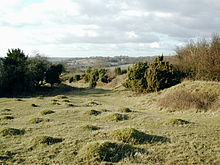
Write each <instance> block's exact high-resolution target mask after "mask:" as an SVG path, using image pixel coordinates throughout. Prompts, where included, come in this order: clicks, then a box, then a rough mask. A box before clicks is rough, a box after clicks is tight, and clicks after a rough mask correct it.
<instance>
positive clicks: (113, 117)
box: [108, 113, 128, 121]
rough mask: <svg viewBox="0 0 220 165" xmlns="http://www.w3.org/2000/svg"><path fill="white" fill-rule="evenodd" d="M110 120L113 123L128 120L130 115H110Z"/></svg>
mask: <svg viewBox="0 0 220 165" xmlns="http://www.w3.org/2000/svg"><path fill="white" fill-rule="evenodd" d="M108 119H109V120H111V121H122V120H128V115H124V114H120V113H113V114H110V115H108Z"/></svg>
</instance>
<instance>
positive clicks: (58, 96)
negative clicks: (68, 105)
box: [56, 95, 68, 99]
mask: <svg viewBox="0 0 220 165" xmlns="http://www.w3.org/2000/svg"><path fill="white" fill-rule="evenodd" d="M56 98H58V99H67V98H68V97H67V96H65V95H57V96H56Z"/></svg>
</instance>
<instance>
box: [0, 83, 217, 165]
mask: <svg viewBox="0 0 220 165" xmlns="http://www.w3.org/2000/svg"><path fill="white" fill-rule="evenodd" d="M72 85H73V86H76V85H77V86H81V85H80V84H79V83H78V84H72ZM179 89H181V90H185V91H189V92H191V93H193V92H200V93H205V92H206V93H207V92H208V93H211V95H212V96H213V97H215V99H214V100H213V103H212V105H210V106H209V107H206V109H204V110H203V109H201V110H200V111H197V110H196V109H195V108H194V107H192V108H190V109H188V110H184V109H183V110H178V109H175V108H174V109H173V107H171V108H170V107H169V106H166V107H163V105H164V104H160V100H161V99H164V98H166V96H167V95H168V94H170V93H172V92H173V91H175V90H179ZM219 90H220V84H219V83H211V82H210V83H209V82H184V83H182V84H180V85H177V86H175V87H172V88H170V89H166V90H164V91H161V92H158V93H150V94H135V93H132V92H130V91H126V90H124V89H123V88H122V87H120V88H116V89H114V90H113V88H109V89H102V88H97V89H88V88H68V90H67V89H66V88H65V90H62V88H61V89H59V90H57V91H55V92H51V93H50V94H47V96H46V94H45V95H42V96H36V97H30V98H29V97H25V98H0V164H3V165H4V164H37V165H39V164H62V165H63V164H76V165H77V164H108V165H109V164H126V165H127V164H173V165H174V164H184V165H185V164H204V165H208V164H210V165H213V164H214V165H215V164H216V165H218V164H220V138H219V137H220V115H219V114H220V112H219V110H220V107H219V104H218V102H219V100H220V91H219ZM174 95H175V93H174ZM168 96H169V95H168ZM168 101H169V102H170V103H171V102H172V100H168ZM184 103H185V102H184ZM167 104H168V105H169V103H166V105H167ZM184 105H185V104H184ZM193 105H194V104H193ZM125 108H129V110H128V109H125ZM180 119H181V120H180ZM12 128H13V129H12Z"/></svg>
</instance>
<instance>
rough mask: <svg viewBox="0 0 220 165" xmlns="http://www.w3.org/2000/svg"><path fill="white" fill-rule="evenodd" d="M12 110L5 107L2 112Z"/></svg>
mask: <svg viewBox="0 0 220 165" xmlns="http://www.w3.org/2000/svg"><path fill="white" fill-rule="evenodd" d="M10 111H11V109H9V108H5V109H2V110H1V112H10Z"/></svg>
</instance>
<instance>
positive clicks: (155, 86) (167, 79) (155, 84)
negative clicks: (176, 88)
mask: <svg viewBox="0 0 220 165" xmlns="http://www.w3.org/2000/svg"><path fill="white" fill-rule="evenodd" d="M146 78H147V83H148V87H147V90H148V91H158V90H161V89H165V88H169V87H171V86H173V85H176V84H178V83H180V80H181V73H180V72H179V71H177V70H176V69H175V68H174V67H173V66H172V65H171V64H169V62H167V61H164V59H163V56H160V57H158V58H156V59H155V61H154V62H152V63H150V64H149V68H148V71H147V77H146Z"/></svg>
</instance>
